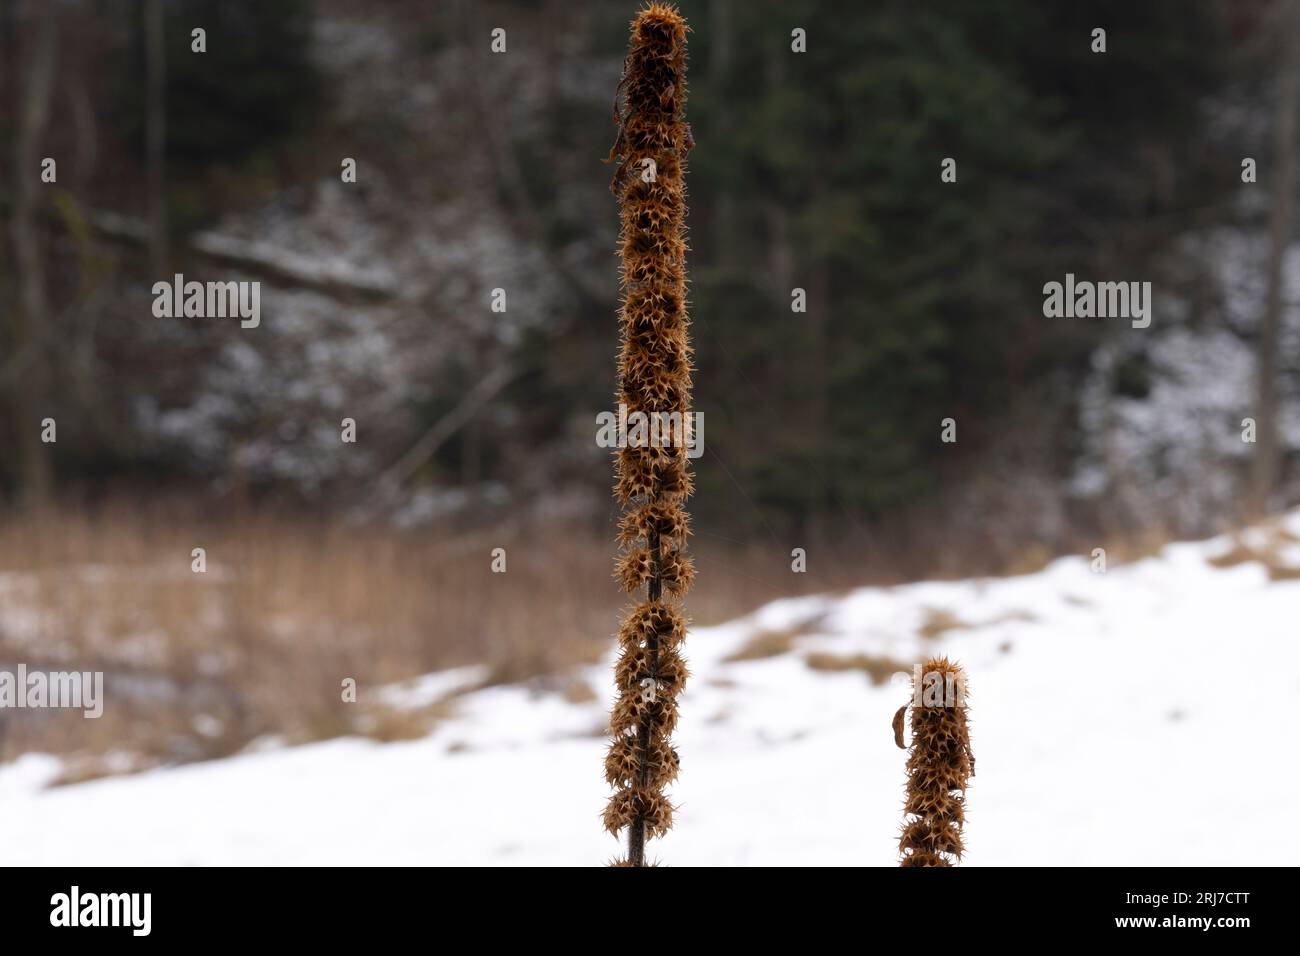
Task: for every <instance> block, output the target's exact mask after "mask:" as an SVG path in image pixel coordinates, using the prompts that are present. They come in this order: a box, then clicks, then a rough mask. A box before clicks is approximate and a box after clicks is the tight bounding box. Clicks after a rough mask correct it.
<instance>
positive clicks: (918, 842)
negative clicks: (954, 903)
mask: <svg viewBox="0 0 1300 956" xmlns="http://www.w3.org/2000/svg"><path fill="white" fill-rule="evenodd" d="M909 710H910V712H911V718H912V744H911V748H910V753H909V754H908V757H907V799H906V801H905V802H904V804H903V815H904V820H903V832H902V836H901V838H900V839H899V841H898V849H899V852H900V854H901V857H902V861H901V865H902V866H953V865H954V864H955V863H957V862H960V860H961V854H962V850H963V848H964V844H963V843H962V826H963V825H964V823H965V821H966V785H967V782H968V780H969V778H970V777H972V776H974V774H975V757H974V755H973V754H972V752H971V746H970V731H969V728H968V726H967V707H966V675H965V673H964V672H963V671H962V669H961V667H960V666H958V665H957V664H954V663H952V662H951V661H949V660H948V659H947V658H946V657H941V658H934V659H932V660H929V661H927V662H926V663H925V665H924V666H923V667H922V668H921V669H920V671H919V673H917V674H916V675H915V676H914V678H913V687H912V703H911V704H910V705H905V706H904V707H902V708H900V709H899V711H898V714H896V715H895V717H894V739H895V741H896V742H897V743H898V745H899V746H900V747H901V746H902V745H903V744H902V716H903V714H904V713H905V712H907V711H909Z"/></svg>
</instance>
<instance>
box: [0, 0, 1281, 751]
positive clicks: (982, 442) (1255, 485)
mask: <svg viewBox="0 0 1300 956" xmlns="http://www.w3.org/2000/svg"><path fill="white" fill-rule="evenodd" d="M681 7H682V9H683V12H684V13H685V14H686V15H687V17H688V18H689V19H690V20H691V22H692V24H693V27H694V33H693V35H692V40H691V43H692V46H691V64H692V74H691V98H690V102H689V106H688V115H689V119H690V121H691V123H692V126H693V129H694V135H695V140H696V144H697V145H696V148H695V150H694V152H693V154H692V156H691V168H690V172H689V175H688V186H689V189H690V204H691V206H690V208H691V212H690V225H691V254H690V259H689V268H690V275H691V282H692V319H693V336H694V344H695V348H696V365H697V372H696V392H695V394H696V402H697V406H696V408H697V410H698V411H701V412H703V414H704V420H705V454H704V457H703V458H701V459H700V460H699V461H698V462H697V466H696V470H697V493H696V495H695V497H694V499H693V501H692V505H691V510H692V513H693V515H694V518H695V545H694V547H695V550H696V553H697V555H698V560H699V564H700V579H699V584H698V586H697V588H696V591H695V592H694V594H693V595H692V601H691V604H692V607H691V610H692V611H693V613H694V615H695V616H696V618H697V619H698V620H705V621H707V620H713V619H719V618H721V617H723V616H726V615H729V614H734V613H738V612H740V611H743V610H745V609H747V608H748V607H751V606H753V605H754V604H755V603H757V602H759V601H762V600H766V599H770V598H772V597H777V596H780V595H782V594H787V593H796V592H801V591H816V590H829V589H834V588H841V587H847V586H850V585H853V584H861V583H866V582H868V581H896V580H904V579H908V578H915V577H920V576H951V575H957V574H972V573H1008V572H1015V571H1024V570H1029V569H1032V568H1035V567H1038V566H1041V565H1042V564H1043V563H1044V562H1045V561H1046V560H1048V559H1049V558H1051V557H1052V556H1054V555H1057V554H1061V553H1067V552H1074V553H1087V552H1088V551H1089V550H1090V549H1091V548H1093V547H1096V546H1098V545H1106V546H1107V547H1108V548H1110V549H1111V550H1112V560H1118V559H1122V558H1123V557H1124V556H1125V555H1133V554H1138V553H1141V552H1142V551H1143V549H1145V548H1149V547H1151V546H1152V545H1153V544H1155V543H1158V542H1162V541H1165V540H1168V539H1169V538H1170V537H1173V536H1187V535H1196V534H1204V533H1208V532H1212V531H1218V530H1221V529H1223V528H1225V527H1229V526H1232V525H1233V524H1234V523H1236V522H1238V521H1240V520H1241V519H1242V518H1243V517H1246V516H1250V515H1255V514H1259V513H1262V512H1265V511H1267V510H1269V509H1270V508H1273V509H1276V508H1278V507H1281V506H1283V505H1285V504H1288V503H1291V502H1294V501H1295V500H1296V497H1297V494H1296V492H1297V480H1298V478H1300V476H1297V473H1296V469H1295V467H1294V464H1295V458H1296V452H1297V450H1300V416H1297V415H1296V411H1295V410H1296V408H1297V405H1296V403H1295V401H1294V399H1295V397H1296V393H1297V390H1300V376H1298V375H1297V362H1296V356H1297V354H1298V352H1297V349H1298V348H1300V340H1298V337H1300V323H1297V322H1296V321H1295V317H1294V310H1293V308H1292V306H1293V304H1294V300H1295V297H1296V295H1297V292H1298V291H1300V290H1297V287H1296V286H1295V284H1294V283H1293V282H1292V281H1291V280H1290V277H1292V276H1295V275H1296V272H1297V266H1300V260H1298V259H1297V258H1296V256H1297V251H1296V247H1295V246H1294V245H1293V243H1292V237H1293V229H1292V222H1291V218H1292V217H1291V209H1292V207H1293V205H1294V193H1295V190H1296V176H1295V155H1294V154H1295V149H1296V145H1297V144H1296V140H1297V133H1296V124H1295V111H1296V95H1295V86H1296V81H1297V80H1296V74H1297V69H1298V67H1297V63H1298V62H1300V52H1298V51H1297V42H1298V41H1297V29H1298V28H1297V23H1296V19H1295V18H1296V12H1295V4H1294V3H1291V2H1289V0H1288V2H1277V0H1238V2H1228V0H1152V2H1148V3H1132V2H1119V0H1114V2H1112V0H1098V2H1089V3H1043V2H1041V0H984V2H981V3H978V4H973V3H964V2H939V3H926V4H916V3H903V2H888V0H880V2H864V3H855V4H851V3H829V2H813V0H796V2H784V3H770V2H741V0H694V2H683V3H682V4H681ZM633 12H634V5H633V4H630V3H628V2H605V0H599V2H582V3H574V2H571V0H569V2H558V0H541V2H483V3H472V2H467V0H462V2H452V0H447V2H441V0H440V2H434V3H430V2H423V0H391V2H377V0H376V2H366V0H316V2H308V0H280V2H276V3H254V2H233V0H166V2H163V0H62V2H43V0H0V142H3V143H4V144H6V148H5V151H4V153H3V155H2V156H0V220H2V221H3V230H0V449H2V450H3V453H2V454H0V501H2V502H3V503H2V504H0V664H3V663H4V662H6V661H10V662H12V661H16V660H24V661H26V662H28V664H29V666H38V665H39V664H40V663H42V662H48V663H50V664H51V666H53V664H54V663H56V662H58V663H62V664H65V665H69V664H71V663H72V662H76V663H78V664H79V665H80V666H90V665H91V664H93V665H95V666H96V667H98V668H99V669H104V670H106V671H107V672H108V674H109V679H110V693H112V692H113V687H114V686H116V687H117V689H118V697H119V699H127V700H130V701H133V702H134V703H133V704H132V706H130V707H127V706H123V707H119V708H115V709H111V710H110V711H109V712H108V713H107V714H106V716H105V718H104V719H103V720H102V721H98V722H86V723H87V724H95V725H96V726H95V727H94V728H91V729H86V727H85V726H83V725H81V723H80V722H79V721H78V722H75V723H76V725H75V726H74V725H73V723H72V722H68V721H64V722H63V723H62V724H60V726H61V727H62V729H63V730H64V731H66V732H67V733H69V734H71V735H72V738H73V739H74V742H75V746H76V747H77V748H80V750H79V752H84V753H85V754H86V756H85V769H84V773H85V774H87V775H94V774H98V773H102V772H109V771H111V770H112V769H122V765H121V762H122V761H123V760H126V761H127V763H128V764H129V765H133V764H130V761H133V760H139V759H144V758H140V757H138V755H137V756H132V757H129V758H124V757H122V756H121V754H120V753H119V754H118V756H117V757H116V758H115V759H117V760H118V763H117V764H113V763H111V762H106V761H109V758H110V757H112V754H113V752H114V751H121V750H122V749H123V747H124V746H125V744H124V742H125V741H130V742H131V748H129V749H131V750H132V752H133V753H134V752H137V751H138V752H141V753H149V754H152V755H153V756H151V757H150V758H148V759H164V760H183V759H191V758H194V757H201V756H210V755H213V754H217V753H224V752H230V751H231V750H233V749H237V748H239V747H242V746H244V745H245V744H246V743H247V742H248V741H249V740H251V739H254V738H255V737H257V736H259V735H262V734H266V733H270V732H276V733H281V734H285V735H288V736H291V737H305V738H313V737H319V736H329V735H332V734H336V733H341V732H345V731H348V730H356V729H358V728H360V729H363V730H368V731H369V732H372V733H375V734H377V735H380V736H383V735H396V736H400V735H404V734H408V733H416V732H419V731H420V728H418V727H416V728H411V727H405V726H400V727H393V726H389V725H387V724H386V723H385V719H386V718H385V715H384V714H383V713H382V712H381V710H380V709H378V708H374V707H363V708H361V711H363V712H364V713H363V718H364V719H362V718H358V717H355V716H354V715H353V713H352V712H350V711H346V710H345V709H342V708H340V707H339V704H338V700H339V695H338V686H339V679H340V676H347V675H350V676H354V677H356V678H358V679H359V680H361V681H362V682H363V685H364V683H365V682H372V683H373V682H376V681H385V680H394V679H397V678H400V677H405V676H409V675H411V674H414V673H421V672H423V671H427V670H430V669H435V668H439V667H445V666H450V665H454V664H459V663H465V662H469V661H484V660H485V661H488V662H489V663H490V664H491V666H492V668H493V674H494V679H496V680H501V681H514V680H524V679H533V680H552V681H562V680H563V677H562V673H563V667H564V665H565V664H566V663H567V662H571V661H577V660H590V659H592V657H593V656H595V655H599V654H600V653H601V652H602V651H603V650H605V649H606V648H607V646H608V635H609V634H610V633H611V631H612V629H613V627H614V625H615V623H616V616H615V609H616V608H617V606H618V604H619V600H620V598H619V595H618V594H617V592H616V589H615V586H614V584H613V581H612V580H611V578H610V569H611V567H612V557H613V550H614V549H613V543H612V535H613V527H614V522H615V512H614V509H613V506H612V504H611V502H610V500H609V487H610V484H611V468H610V460H609V453H608V451H607V450H605V449H601V448H598V447H597V446H596V443H595V441H594V436H595V431H596V415H597V413H598V412H600V411H603V410H607V409H609V408H610V407H611V405H612V395H613V393H614V385H615V382H614V356H615V349H616V345H617V342H616V335H617V332H616V322H615V313H616V309H617V298H618V284H617V271H616V266H617V263H616V259H615V255H614V251H615V233H616V229H617V211H616V208H615V203H614V200H613V198H612V197H611V195H610V193H609V189H608V183H609V178H610V173H611V169H610V168H609V167H608V166H606V165H602V163H601V159H602V158H604V156H605V155H606V153H607V152H608V149H609V146H610V143H611V141H612V139H613V134H614V126H613V123H612V118H611V104H612V100H613V94H614V89H615V86H616V84H617V82H618V78H619V75H620V68H621V64H622V58H623V54H624V51H625V47H626V39H627V24H628V20H629V19H630V17H631V16H632V14H633ZM196 27H201V28H203V29H204V30H205V31H206V52H204V53H194V52H191V30H193V29H194V28H196ZM498 27H499V28H502V29H504V30H505V31H506V43H507V47H506V52H504V53H493V52H492V50H491V40H492V31H493V29H494V28H498ZM797 27H798V28H803V29H805V30H806V31H807V37H808V52H807V53H804V54H795V53H792V52H791V49H790V43H791V30H792V29H795V28H797ZM1096 27H1102V28H1104V29H1105V30H1106V31H1107V50H1106V52H1105V53H1104V54H1098V53H1094V52H1092V50H1091V45H1092V31H1093V29H1094V28H1096ZM45 157H52V158H55V159H56V161H57V182H55V183H44V182H42V181H41V178H40V172H41V163H42V160H43V159H44V158H45ZM945 157H952V158H954V159H956V160H957V171H958V180H957V182H956V183H952V184H945V183H942V182H941V181H940V163H941V161H942V160H943V159H944V158H945ZM344 158H353V159H355V161H356V168H357V178H356V182H355V183H345V182H343V181H342V179H341V176H340V172H341V163H342V161H343V160H344ZM1246 158H1251V159H1253V160H1255V162H1256V163H1257V167H1258V182H1243V175H1242V173H1243V166H1242V162H1243V159H1246ZM178 272H179V273H183V274H184V275H185V277H186V279H187V280H199V281H228V280H258V281H260V282H261V284H262V285H261V290H262V300H261V308H262V319H261V324H260V326H259V327H258V328H256V329H243V328H241V327H240V324H239V322H238V321H237V320H235V319H219V318H217V319H212V318H207V319H160V318H155V317H154V315H153V312H152V305H153V294H152V291H151V287H152V285H153V283H154V282H156V281H159V280H169V279H170V278H171V276H172V275H173V274H174V273H178ZM1067 272H1073V273H1074V274H1075V275H1076V276H1078V277H1079V278H1080V279H1092V280H1101V281H1151V282H1152V283H1153V285H1154V290H1155V298H1154V311H1153V315H1154V318H1153V322H1152V325H1151V327H1150V328H1149V329H1145V330H1135V329H1131V328H1130V327H1129V323H1128V322H1126V321H1121V320H1113V319H1112V320H1103V319H1047V318H1044V316H1043V313H1042V304H1043V293H1042V287H1043V285H1044V283H1045V282H1049V281H1061V280H1063V278H1064V276H1065V274H1066V273H1067ZM497 288H500V289H504V290H505V291H506V295H507V303H508V304H507V310H506V311H505V312H504V313H500V312H493V311H492V308H491V304H492V290H493V289H497ZM796 288H800V289H804V290H805V291H806V295H807V303H808V305H807V311H806V312H803V313H800V312H793V311H792V310H791V293H792V290H793V289H796ZM949 417H951V418H953V419H955V421H956V423H957V437H958V440H957V442H956V443H955V444H946V443H944V442H942V441H941V440H940V436H941V424H940V423H941V421H942V420H943V419H945V418H949ZM1246 417H1253V418H1256V419H1257V420H1258V422H1259V428H1260V438H1259V441H1258V442H1257V443H1255V444H1248V443H1245V442H1243V440H1242V420H1243V418H1246ZM47 418H50V419H54V420H55V422H56V423H57V442H55V443H46V442H43V441H42V440H41V432H42V429H41V422H42V420H43V419H47ZM344 418H352V419H354V420H355V422H356V429H357V441H356V442H355V443H354V444H345V443H343V442H342V441H341V440H340V430H341V426H340V423H341V421H342V420H343V419H344ZM196 547H203V548H205V550H206V553H207V560H208V562H209V565H208V571H207V573H206V574H203V575H199V574H194V573H192V570H191V561H192V558H191V553H192V549H193V548H196ZM497 547H500V548H505V549H506V552H507V554H508V556H509V557H508V560H509V565H508V567H509V570H508V572H507V573H506V574H503V575H498V574H493V573H492V571H491V568H490V561H491V551H492V549H493V548H497ZM795 547H803V548H805V549H807V551H808V555H809V559H808V571H807V573H805V574H792V573H791V569H790V552H791V549H792V548H795ZM557 675H560V676H557ZM114 682H116V684H114ZM286 687H289V688H291V690H286ZM363 699H364V698H363ZM160 714H167V715H170V719H161V718H160V716H159V715H160ZM436 717H437V715H436V714H429V715H425V717H424V719H426V720H434V719H436ZM24 720H25V721H26V723H23V722H21V721H19V720H18V719H17V718H15V719H14V721H13V726H12V727H11V737H10V746H9V752H8V754H7V755H12V753H13V752H15V750H21V749H24V748H30V747H35V746H51V744H50V742H49V739H50V731H49V725H50V722H51V721H55V720H56V718H54V717H41V718H39V719H38V718H34V717H28V718H24ZM15 741H17V742H16V743H15ZM128 769H129V766H128Z"/></svg>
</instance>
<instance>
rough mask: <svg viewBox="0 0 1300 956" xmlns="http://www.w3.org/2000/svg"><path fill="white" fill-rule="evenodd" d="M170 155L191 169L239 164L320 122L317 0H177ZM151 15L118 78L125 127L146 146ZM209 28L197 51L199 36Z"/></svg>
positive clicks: (170, 56)
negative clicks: (146, 32) (194, 35)
mask: <svg viewBox="0 0 1300 956" xmlns="http://www.w3.org/2000/svg"><path fill="white" fill-rule="evenodd" d="M163 7H164V18H165V21H164V27H163V29H164V33H165V35H166V45H167V52H166V56H167V89H166V103H167V157H168V160H169V162H173V163H177V164H180V165H181V166H203V165H207V164H211V163H213V162H218V163H220V164H223V165H229V166H234V165H236V164H238V163H239V162H240V161H242V160H244V159H246V158H247V157H248V156H250V155H251V154H253V153H255V152H257V151H258V150H259V149H261V148H264V147H265V146H266V145H267V144H268V143H273V142H275V141H277V140H280V139H283V138H284V137H285V136H286V135H289V134H292V133H295V132H299V131H301V130H303V129H304V128H306V127H307V125H308V124H309V123H310V122H311V121H312V120H314V118H315V114H316V110H317V109H318V107H319V106H320V103H321V96H322V88H321V81H320V77H319V76H318V74H317V71H316V68H315V65H314V64H313V62H312V60H311V57H310V53H311V29H312V22H313V20H312V5H311V3H310V2H309V0H276V2H274V3H231V2H229V0H224V2H223V0H167V2H166V3H164V5H163ZM142 22H143V15H142V14H141V15H140V16H139V17H136V18H135V19H134V22H129V28H130V29H131V31H132V39H131V44H130V47H129V48H128V50H127V51H126V52H125V54H124V56H123V57H122V59H123V63H122V70H121V72H120V73H119V79H118V89H119V93H118V110H119V124H118V129H119V131H120V134H121V136H122V138H123V141H124V142H125V143H126V144H128V145H129V146H132V147H134V148H137V149H139V150H140V152H141V154H143V150H144V142H145V137H144V75H145V67H144V62H145V57H144V37H143V33H142V29H141V27H140V24H141V23H142ZM196 27H202V28H203V29H204V30H206V31H207V52H206V53H194V52H191V48H190V44H191V38H190V31H191V30H193V29H194V28H196Z"/></svg>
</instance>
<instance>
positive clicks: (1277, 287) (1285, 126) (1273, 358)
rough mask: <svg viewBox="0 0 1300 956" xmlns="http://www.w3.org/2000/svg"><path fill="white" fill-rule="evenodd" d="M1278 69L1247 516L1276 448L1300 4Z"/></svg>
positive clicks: (1293, 9) (1268, 489)
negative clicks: (1265, 287)
mask: <svg viewBox="0 0 1300 956" xmlns="http://www.w3.org/2000/svg"><path fill="white" fill-rule="evenodd" d="M1278 13H1279V19H1280V21H1281V22H1280V24H1279V25H1280V27H1281V31H1282V37H1283V40H1282V44H1283V45H1282V51H1281V53H1282V67H1281V70H1280V72H1279V75H1278V95H1277V113H1276V116H1275V120H1274V141H1273V167H1274V168H1273V195H1272V199H1273V202H1272V222H1271V230H1270V232H1271V236H1270V248H1269V256H1268V299H1267V302H1266V304H1265V307H1264V316H1263V321H1262V324H1261V327H1260V335H1259V353H1258V359H1257V363H1258V364H1257V367H1258V380H1257V382H1256V383H1255V384H1256V392H1255V424H1256V436H1255V441H1256V444H1255V458H1254V461H1253V463H1252V469H1251V480H1250V491H1249V495H1248V498H1247V505H1246V511H1247V517H1249V518H1259V517H1261V516H1262V515H1264V514H1265V513H1266V512H1267V510H1268V504H1269V497H1270V496H1271V495H1272V493H1273V490H1274V487H1275V486H1276V484H1277V479H1278V471H1279V461H1280V453H1279V447H1278V424H1277V417H1278V398H1277V348H1278V340H1279V336H1280V332H1281V326H1282V306H1283V302H1282V297H1283V288H1282V283H1283V275H1282V265H1283V258H1284V256H1285V254H1286V248H1287V245H1288V243H1289V241H1290V238H1291V223H1292V218H1293V215H1294V212H1295V189H1296V99H1297V86H1298V85H1300V2H1297V0H1281V3H1280V5H1279V8H1278Z"/></svg>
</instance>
